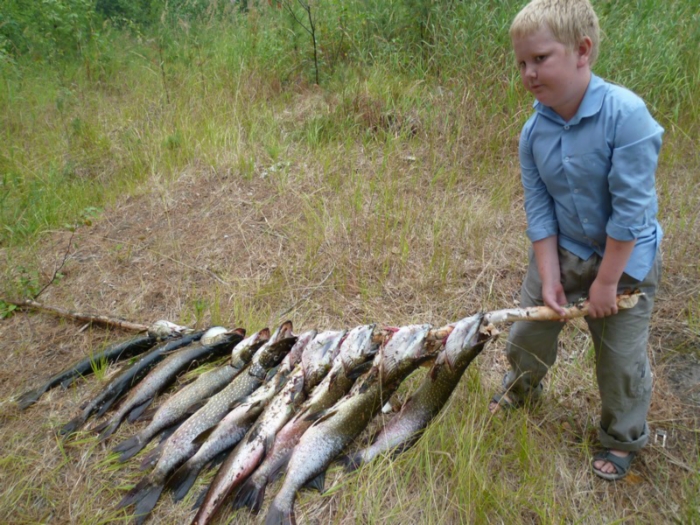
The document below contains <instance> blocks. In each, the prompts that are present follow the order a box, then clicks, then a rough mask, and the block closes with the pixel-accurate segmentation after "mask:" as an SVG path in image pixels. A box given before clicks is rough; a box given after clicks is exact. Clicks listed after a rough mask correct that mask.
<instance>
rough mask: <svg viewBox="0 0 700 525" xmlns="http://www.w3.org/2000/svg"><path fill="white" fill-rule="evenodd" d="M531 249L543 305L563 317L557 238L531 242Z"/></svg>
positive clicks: (563, 296) (552, 237) (562, 289)
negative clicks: (538, 275)
mask: <svg viewBox="0 0 700 525" xmlns="http://www.w3.org/2000/svg"><path fill="white" fill-rule="evenodd" d="M532 249H533V250H534V251H535V261H536V262H537V271H538V272H539V274H540V279H541V280H542V299H543V300H544V304H546V305H547V306H549V307H550V308H551V309H552V310H554V311H555V312H557V313H558V314H559V315H562V316H563V315H564V314H565V312H564V309H563V308H562V307H561V305H564V304H566V295H565V294H564V287H563V286H562V284H561V270H560V268H559V251H558V242H557V236H556V235H552V236H551V237H546V238H545V239H541V240H539V241H535V242H533V243H532ZM614 299H615V297H614V295H613V300H614Z"/></svg>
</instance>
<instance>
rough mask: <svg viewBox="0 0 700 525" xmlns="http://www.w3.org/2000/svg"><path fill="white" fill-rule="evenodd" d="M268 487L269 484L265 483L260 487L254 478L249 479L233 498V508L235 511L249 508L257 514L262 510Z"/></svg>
mask: <svg viewBox="0 0 700 525" xmlns="http://www.w3.org/2000/svg"><path fill="white" fill-rule="evenodd" d="M266 487H267V483H263V484H262V486H259V485H257V484H256V483H255V482H254V481H253V479H252V478H248V479H247V480H245V482H244V483H243V484H242V485H241V487H240V488H239V489H238V491H237V492H236V494H235V495H234V496H233V499H232V501H231V506H232V507H233V508H234V509H242V508H243V507H248V508H249V509H250V510H251V512H254V513H255V514H257V513H258V512H260V509H261V508H262V505H263V500H264V499H265V488H266Z"/></svg>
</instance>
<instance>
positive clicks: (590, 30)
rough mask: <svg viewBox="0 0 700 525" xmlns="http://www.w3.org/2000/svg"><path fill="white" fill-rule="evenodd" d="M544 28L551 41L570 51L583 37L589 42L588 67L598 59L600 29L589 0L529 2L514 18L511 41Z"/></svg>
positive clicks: (511, 27)
mask: <svg viewBox="0 0 700 525" xmlns="http://www.w3.org/2000/svg"><path fill="white" fill-rule="evenodd" d="M542 26H546V27H547V28H549V30H550V31H551V32H552V35H554V38H555V39H556V40H557V41H558V42H560V43H561V44H564V45H565V46H566V47H567V48H569V49H571V50H572V51H573V50H574V49H576V47H578V45H579V44H580V43H581V40H583V38H584V37H588V38H590V39H591V42H592V44H593V45H592V46H591V55H590V64H591V65H593V64H594V63H595V61H596V59H597V58H598V47H599V45H600V26H599V25H598V17H597V16H596V14H595V11H594V10H593V6H592V5H591V3H590V2H589V1H588V0H532V1H531V2H530V3H529V4H527V5H526V6H525V7H523V8H522V10H521V11H520V12H519V13H518V14H517V15H516V17H515V19H514V20H513V23H512V24H511V26H510V37H511V38H522V37H524V36H528V35H531V34H532V33H535V32H537V31H539V30H540V29H541V28H542Z"/></svg>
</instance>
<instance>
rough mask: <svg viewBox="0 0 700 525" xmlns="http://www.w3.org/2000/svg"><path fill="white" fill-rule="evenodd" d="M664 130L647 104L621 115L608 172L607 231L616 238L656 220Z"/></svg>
mask: <svg viewBox="0 0 700 525" xmlns="http://www.w3.org/2000/svg"><path fill="white" fill-rule="evenodd" d="M663 132H664V130H663V128H662V127H661V126H660V125H659V124H658V123H657V122H656V121H655V120H654V119H653V117H652V116H651V115H650V114H649V111H648V110H647V108H646V106H644V105H643V104H640V105H639V106H638V107H636V108H634V109H633V110H632V111H630V112H629V114H627V116H625V117H624V118H622V119H620V123H619V124H618V126H617V128H616V130H615V140H614V143H615V145H614V148H613V155H612V167H611V169H610V172H609V174H608V187H609V189H610V195H611V197H612V214H611V216H610V219H609V220H608V223H607V225H606V228H605V231H606V234H607V235H608V236H610V237H612V238H613V239H616V240H619V241H631V240H635V239H637V238H638V237H639V236H640V234H641V233H642V232H643V231H644V230H645V229H647V228H648V227H649V226H650V225H651V223H652V221H654V220H655V217H656V212H657V210H656V207H657V201H656V187H655V172H656V165H657V163H658V159H659V150H660V149H661V137H662V135H663ZM521 155H522V154H521Z"/></svg>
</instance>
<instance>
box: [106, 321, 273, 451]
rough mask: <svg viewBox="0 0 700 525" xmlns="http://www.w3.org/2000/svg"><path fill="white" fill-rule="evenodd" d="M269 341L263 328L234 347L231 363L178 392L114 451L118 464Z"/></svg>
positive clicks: (224, 381)
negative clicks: (148, 421)
mask: <svg viewBox="0 0 700 525" xmlns="http://www.w3.org/2000/svg"><path fill="white" fill-rule="evenodd" d="M269 338H270V330H268V329H267V328H263V329H262V330H260V331H259V332H258V333H256V334H253V335H251V336H250V337H248V338H246V339H244V340H243V341H241V342H240V343H238V344H237V345H236V346H235V347H234V348H233V351H232V352H231V362H230V363H228V364H225V365H223V366H221V367H219V368H215V369H214V370H209V371H208V372H205V373H204V374H202V375H201V376H199V377H198V378H197V379H196V380H195V381H194V382H193V383H191V384H189V385H187V386H186V387H184V388H183V389H182V390H179V391H178V392H177V393H175V395H173V396H172V397H171V398H169V399H168V400H167V401H166V402H165V403H163V404H162V405H161V406H160V407H159V408H158V410H157V411H156V413H155V414H154V415H153V419H152V420H151V423H150V424H149V425H148V426H147V427H146V428H144V429H143V430H141V431H140V432H138V433H137V434H135V435H134V436H132V437H131V438H129V439H127V440H126V441H124V442H122V443H121V444H119V445H117V446H116V447H115V448H114V449H113V452H120V453H121V455H120V456H119V461H126V460H127V459H129V458H131V457H132V456H134V455H136V454H137V453H138V452H140V451H141V450H142V449H143V447H145V446H146V445H147V444H148V442H149V441H150V440H151V439H152V438H153V437H154V436H155V435H157V434H158V432H160V431H161V430H163V429H165V428H168V427H171V426H172V425H174V424H175V423H178V422H179V421H180V420H182V419H183V418H184V417H186V416H187V415H188V413H189V412H190V411H191V410H192V407H193V406H195V405H196V404H197V403H200V402H202V401H203V400H204V399H206V398H208V397H210V396H212V395H213V394H216V393H217V392H218V391H219V390H221V389H222V388H224V386H226V384H228V383H230V382H231V381H232V380H233V378H234V377H236V376H237V375H238V374H239V373H240V372H241V370H243V368H244V367H245V366H246V365H247V364H248V363H250V360H251V359H252V358H253V355H254V354H255V352H257V350H258V349H259V348H260V347H261V346H262V345H263V344H265V342H267V340H268V339H269Z"/></svg>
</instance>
